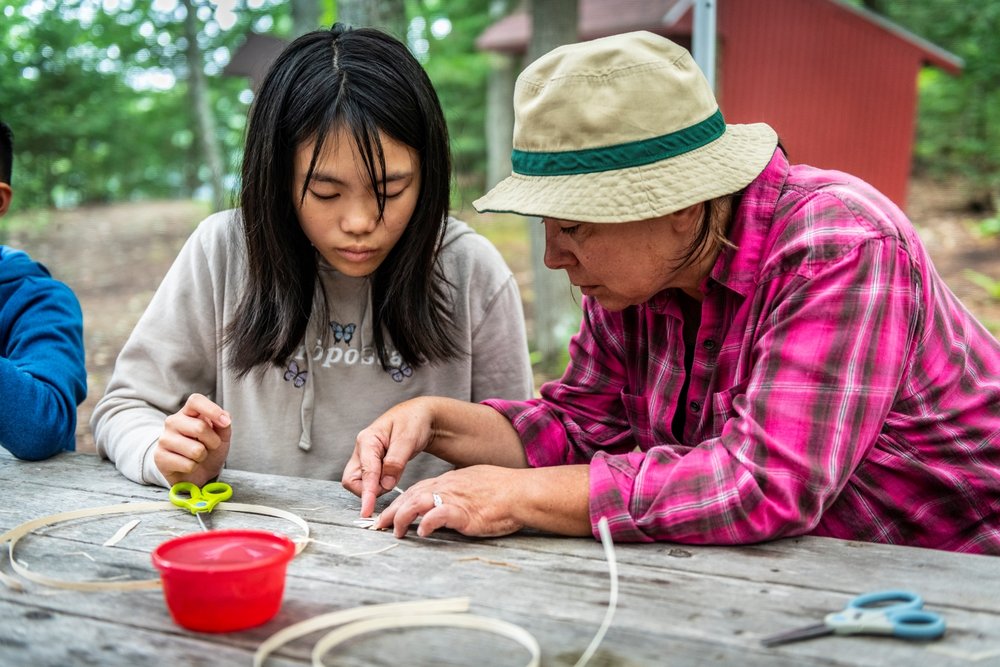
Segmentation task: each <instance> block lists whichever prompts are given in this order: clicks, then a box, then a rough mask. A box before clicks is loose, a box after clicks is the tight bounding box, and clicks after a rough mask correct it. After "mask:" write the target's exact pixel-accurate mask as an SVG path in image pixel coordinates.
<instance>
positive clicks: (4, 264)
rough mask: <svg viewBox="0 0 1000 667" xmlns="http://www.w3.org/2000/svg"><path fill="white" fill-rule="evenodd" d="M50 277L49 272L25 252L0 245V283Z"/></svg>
mask: <svg viewBox="0 0 1000 667" xmlns="http://www.w3.org/2000/svg"><path fill="white" fill-rule="evenodd" d="M50 277H51V274H50V273H49V270H48V269H46V268H45V267H44V266H43V265H41V264H39V263H38V262H36V261H35V260H33V259H31V257H29V256H28V254H27V253H26V252H24V251H21V250H14V249H13V248H10V247H8V246H4V245H0V283H12V282H17V281H19V280H23V279H24V278H50Z"/></svg>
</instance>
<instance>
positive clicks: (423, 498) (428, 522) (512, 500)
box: [373, 465, 524, 537]
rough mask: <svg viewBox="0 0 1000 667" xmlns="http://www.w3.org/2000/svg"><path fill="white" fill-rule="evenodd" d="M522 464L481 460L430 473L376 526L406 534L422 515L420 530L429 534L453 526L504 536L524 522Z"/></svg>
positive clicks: (472, 532) (478, 534)
mask: <svg viewBox="0 0 1000 667" xmlns="http://www.w3.org/2000/svg"><path fill="white" fill-rule="evenodd" d="M517 472H522V471H520V470H518V469H511V468H501V467H498V466H489V465H477V466H472V467H470V468H460V469H458V470H451V471H449V472H446V473H444V474H442V475H440V476H439V477H435V478H433V479H425V480H422V481H420V482H417V483H416V484H414V485H413V486H411V487H410V488H409V489H407V491H406V492H405V493H403V494H402V495H401V496H399V497H398V498H396V499H395V500H394V501H392V503H391V504H390V505H389V507H387V508H386V510H385V511H384V512H382V514H380V515H379V517H378V520H377V521H376V522H375V525H374V526H373V527H374V528H376V529H378V530H382V529H385V528H389V527H390V526H391V527H392V529H393V533H394V534H395V535H396V537H403V536H405V535H406V533H407V531H408V530H409V529H410V524H412V523H413V522H414V521H416V519H417V517H422V518H421V519H420V525H419V526H418V527H417V535H419V536H420V537H427V536H428V535H430V534H431V533H433V532H434V531H435V530H437V529H438V528H451V529H452V530H456V531H458V532H460V533H462V534H463V535H469V536H473V537H499V536H500V535H509V534H510V533H514V532H517V531H518V530H520V529H521V528H523V527H524V525H523V524H522V523H521V520H520V519H519V518H518V517H517V516H516V510H517V505H518V501H519V499H520V498H522V497H523V496H522V495H521V492H520V489H518V488H517V482H518V479H517V474H516V473H517Z"/></svg>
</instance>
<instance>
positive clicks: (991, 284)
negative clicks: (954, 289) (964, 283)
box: [965, 269, 1000, 301]
mask: <svg viewBox="0 0 1000 667" xmlns="http://www.w3.org/2000/svg"><path fill="white" fill-rule="evenodd" d="M965 277H966V278H968V279H969V280H970V281H972V282H973V283H975V284H976V285H979V286H980V287H982V288H983V289H984V290H986V293H987V294H989V295H990V298H991V299H994V300H996V301H1000V280H994V279H993V278H991V277H989V276H988V275H986V274H984V273H980V272H979V271H973V270H972V269H966V270H965Z"/></svg>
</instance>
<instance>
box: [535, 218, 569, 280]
mask: <svg viewBox="0 0 1000 667" xmlns="http://www.w3.org/2000/svg"><path fill="white" fill-rule="evenodd" d="M542 224H543V225H545V254H544V255H543V256H542V261H543V262H544V263H545V266H547V267H548V268H550V269H553V270H557V269H565V268H566V267H567V266H569V265H570V264H572V262H573V253H571V252H568V251H567V250H565V249H564V248H563V247H562V235H561V234H560V233H559V225H558V224H556V223H555V222H552V221H550V220H542Z"/></svg>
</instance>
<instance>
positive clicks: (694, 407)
mask: <svg viewBox="0 0 1000 667" xmlns="http://www.w3.org/2000/svg"><path fill="white" fill-rule="evenodd" d="M688 407H690V408H691V412H698V411H700V410H701V403H699V402H698V401H691V404H690V405H689V406H688Z"/></svg>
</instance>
